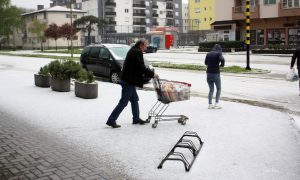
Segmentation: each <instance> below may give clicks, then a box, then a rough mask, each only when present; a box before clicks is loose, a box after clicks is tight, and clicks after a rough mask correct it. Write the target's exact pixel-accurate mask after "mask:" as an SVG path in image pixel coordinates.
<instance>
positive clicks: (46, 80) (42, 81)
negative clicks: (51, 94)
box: [34, 74, 50, 88]
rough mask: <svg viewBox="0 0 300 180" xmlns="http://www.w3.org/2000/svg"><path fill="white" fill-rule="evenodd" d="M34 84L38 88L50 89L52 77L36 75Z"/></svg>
mask: <svg viewBox="0 0 300 180" xmlns="http://www.w3.org/2000/svg"><path fill="white" fill-rule="evenodd" d="M34 84H35V85H36V86H38V87H43V88H48V87H50V76H44V75H39V74H34Z"/></svg>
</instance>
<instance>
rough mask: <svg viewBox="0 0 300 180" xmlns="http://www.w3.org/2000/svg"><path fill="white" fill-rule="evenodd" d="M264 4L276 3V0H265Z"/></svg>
mask: <svg viewBox="0 0 300 180" xmlns="http://www.w3.org/2000/svg"><path fill="white" fill-rule="evenodd" d="M264 4H276V0H264Z"/></svg>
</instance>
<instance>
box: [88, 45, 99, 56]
mask: <svg viewBox="0 0 300 180" xmlns="http://www.w3.org/2000/svg"><path fill="white" fill-rule="evenodd" d="M90 56H91V57H93V58H98V57H99V48H98V47H92V48H91V51H90Z"/></svg>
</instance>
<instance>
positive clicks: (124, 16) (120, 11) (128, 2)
mask: <svg viewBox="0 0 300 180" xmlns="http://www.w3.org/2000/svg"><path fill="white" fill-rule="evenodd" d="M115 2H116V8H115V11H116V13H117V15H116V18H115V21H116V22H117V26H116V31H117V33H132V31H133V26H132V24H133V16H132V13H133V7H132V4H133V1H132V0H115ZM125 9H128V12H125Z"/></svg>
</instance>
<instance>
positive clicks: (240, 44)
mask: <svg viewBox="0 0 300 180" xmlns="http://www.w3.org/2000/svg"><path fill="white" fill-rule="evenodd" d="M215 44H220V45H221V47H222V48H224V49H226V48H227V49H231V48H244V47H245V43H244V42H242V41H224V42H223V41H221V42H201V43H199V48H209V49H212V48H213V47H214V45H215Z"/></svg>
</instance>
